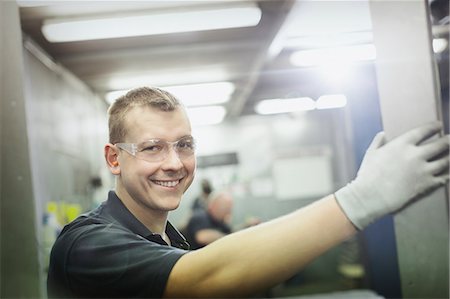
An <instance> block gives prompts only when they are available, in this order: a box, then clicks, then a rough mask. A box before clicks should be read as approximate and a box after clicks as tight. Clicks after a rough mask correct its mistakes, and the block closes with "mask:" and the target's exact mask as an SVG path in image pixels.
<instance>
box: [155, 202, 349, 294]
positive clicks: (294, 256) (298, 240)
mask: <svg viewBox="0 0 450 299" xmlns="http://www.w3.org/2000/svg"><path fill="white" fill-rule="evenodd" d="M355 232H356V229H355V227H354V226H353V225H352V223H351V222H350V221H349V220H348V219H347V217H346V216H345V214H344V213H343V211H342V210H341V208H340V207H339V205H338V204H337V202H336V200H335V198H334V196H332V195H330V196H328V197H325V198H323V199H321V200H319V201H317V202H315V203H313V204H311V205H309V206H307V207H305V208H302V209H299V210H297V211H295V212H293V213H291V214H288V215H286V216H283V217H280V218H277V219H275V220H272V221H269V222H266V223H263V224H260V225H258V226H255V227H252V228H249V229H246V230H243V231H240V232H237V233H234V234H231V235H228V236H226V237H224V238H222V239H220V240H218V241H216V242H214V243H212V244H211V245H209V246H206V247H204V248H202V249H200V250H197V251H193V252H190V253H188V254H185V255H184V256H183V257H181V258H180V260H179V261H178V262H177V263H176V264H175V266H174V268H173V269H172V272H171V274H170V276H169V280H168V283H167V286H166V290H165V293H164V296H165V297H197V296H198V297H232V296H245V295H250V294H252V293H254V292H256V291H258V290H261V289H266V288H268V287H270V286H273V285H275V284H277V283H279V282H282V281H284V280H286V279H288V278H289V277H291V276H292V275H294V274H295V273H297V272H298V270H299V269H301V268H303V267H304V266H305V265H306V264H308V263H309V262H311V261H312V260H313V259H314V258H316V257H318V256H319V255H321V254H323V253H324V252H325V251H327V250H328V249H330V248H332V247H333V246H335V245H337V244H339V243H340V242H342V241H344V240H345V239H347V238H349V237H350V236H352V235H354V234H355ZM188 273H189V274H188Z"/></svg>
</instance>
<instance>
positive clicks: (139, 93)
mask: <svg viewBox="0 0 450 299" xmlns="http://www.w3.org/2000/svg"><path fill="white" fill-rule="evenodd" d="M180 105H181V103H180V101H178V99H177V98H176V97H175V96H174V95H172V94H171V93H169V92H167V91H165V90H162V89H159V88H156V87H139V88H135V89H132V90H130V91H129V92H127V94H125V95H123V96H121V97H119V98H118V99H117V100H116V101H115V102H114V103H113V104H112V105H111V107H109V109H108V127H109V142H110V143H112V144H115V143H117V142H122V141H123V140H124V138H125V136H126V134H127V128H126V126H125V123H124V121H125V116H126V114H127V113H128V112H129V111H130V110H131V109H132V108H134V107H141V106H146V107H152V108H156V109H160V110H161V111H173V110H175V109H176V108H177V107H178V106H180Z"/></svg>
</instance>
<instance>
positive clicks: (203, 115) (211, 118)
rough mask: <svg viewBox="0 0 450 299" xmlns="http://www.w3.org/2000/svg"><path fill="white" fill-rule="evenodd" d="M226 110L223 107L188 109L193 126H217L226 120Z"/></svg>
mask: <svg viewBox="0 0 450 299" xmlns="http://www.w3.org/2000/svg"><path fill="white" fill-rule="evenodd" d="M226 112H227V111H226V109H225V108H224V107H222V106H205V107H194V108H187V113H188V116H189V119H190V120H191V124H192V126H204V125H215V124H218V123H221V122H222V121H223V119H224V118H225V114H226Z"/></svg>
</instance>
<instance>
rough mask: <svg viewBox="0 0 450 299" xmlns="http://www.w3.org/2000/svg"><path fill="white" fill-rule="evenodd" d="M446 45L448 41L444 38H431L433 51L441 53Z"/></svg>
mask: <svg viewBox="0 0 450 299" xmlns="http://www.w3.org/2000/svg"><path fill="white" fill-rule="evenodd" d="M447 46H448V41H447V40H446V39H445V38H435V39H433V51H434V53H441V52H444V50H445V49H446V48H447Z"/></svg>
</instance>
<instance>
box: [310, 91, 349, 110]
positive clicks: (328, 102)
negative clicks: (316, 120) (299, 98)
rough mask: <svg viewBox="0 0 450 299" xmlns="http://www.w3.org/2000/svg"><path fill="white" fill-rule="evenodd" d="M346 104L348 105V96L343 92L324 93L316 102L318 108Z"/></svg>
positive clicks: (336, 106)
mask: <svg viewBox="0 0 450 299" xmlns="http://www.w3.org/2000/svg"><path fill="white" fill-rule="evenodd" d="M345 105H347V97H346V96H345V95H343V94H330V95H323V96H321V97H319V99H318V100H317V102H316V108H317V109H330V108H341V107H345Z"/></svg>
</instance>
